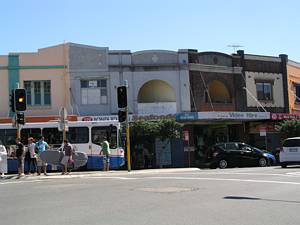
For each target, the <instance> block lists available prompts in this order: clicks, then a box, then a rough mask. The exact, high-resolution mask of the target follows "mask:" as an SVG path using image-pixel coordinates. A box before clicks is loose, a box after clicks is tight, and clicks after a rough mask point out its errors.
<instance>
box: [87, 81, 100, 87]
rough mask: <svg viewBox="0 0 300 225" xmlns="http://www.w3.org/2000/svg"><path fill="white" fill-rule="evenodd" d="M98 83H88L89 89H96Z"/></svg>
mask: <svg viewBox="0 0 300 225" xmlns="http://www.w3.org/2000/svg"><path fill="white" fill-rule="evenodd" d="M97 84H98V82H97V81H96V80H90V81H89V88H96V87H97Z"/></svg>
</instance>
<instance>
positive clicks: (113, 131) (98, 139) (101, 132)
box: [92, 126, 117, 148]
mask: <svg viewBox="0 0 300 225" xmlns="http://www.w3.org/2000/svg"><path fill="white" fill-rule="evenodd" d="M103 137H107V138H108V142H109V144H110V147H111V148H116V147H117V127H115V126H107V127H92V143H93V144H97V145H100V144H101V143H102V142H103Z"/></svg>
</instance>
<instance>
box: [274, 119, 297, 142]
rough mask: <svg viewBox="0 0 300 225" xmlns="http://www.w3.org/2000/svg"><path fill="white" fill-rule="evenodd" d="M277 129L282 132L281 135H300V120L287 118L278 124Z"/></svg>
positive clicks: (286, 136) (287, 136)
mask: <svg viewBox="0 0 300 225" xmlns="http://www.w3.org/2000/svg"><path fill="white" fill-rule="evenodd" d="M276 130H277V131H279V132H280V134H281V137H282V138H284V139H286V138H291V137H299V136H300V120H286V121H283V122H282V123H280V124H279V125H277V126H276Z"/></svg>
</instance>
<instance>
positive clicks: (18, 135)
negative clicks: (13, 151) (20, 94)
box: [15, 112, 21, 139]
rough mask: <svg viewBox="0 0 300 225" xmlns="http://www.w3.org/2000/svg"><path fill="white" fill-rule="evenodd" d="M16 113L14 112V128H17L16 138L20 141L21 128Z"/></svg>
mask: <svg viewBox="0 0 300 225" xmlns="http://www.w3.org/2000/svg"><path fill="white" fill-rule="evenodd" d="M17 113H18V112H16V114H15V120H16V128H17V138H18V139H21V127H20V124H19V123H18V121H17Z"/></svg>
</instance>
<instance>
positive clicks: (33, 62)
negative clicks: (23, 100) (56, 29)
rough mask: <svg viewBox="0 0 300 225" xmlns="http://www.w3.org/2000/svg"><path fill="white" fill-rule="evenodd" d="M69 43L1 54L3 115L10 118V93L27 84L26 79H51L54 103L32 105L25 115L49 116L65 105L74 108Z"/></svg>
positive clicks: (52, 101)
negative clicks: (67, 68)
mask: <svg viewBox="0 0 300 225" xmlns="http://www.w3.org/2000/svg"><path fill="white" fill-rule="evenodd" d="M67 51H68V47H67V45H66V44H62V45H57V46H53V47H49V48H43V49H39V50H38V52H34V53H12V54H9V55H8V56H2V57H0V73H1V77H0V81H1V84H3V87H1V97H0V99H1V98H3V99H1V104H2V102H3V103H4V104H3V106H1V108H0V116H1V117H6V116H8V115H10V116H12V115H13V114H12V113H9V110H10V108H9V93H10V91H11V90H12V89H13V88H16V87H17V86H16V83H19V87H21V88H23V87H24V81H45V80H50V82H51V104H50V105H48V106H37V105H34V106H30V105H28V107H27V110H26V112H25V115H27V116H47V115H57V114H58V112H59V109H60V108H61V107H62V106H64V107H67V109H68V111H69V112H70V111H71V108H70V103H69V102H70V100H69V96H68V94H67V93H68V92H67V91H66V90H68V89H69V87H70V86H69V77H68V74H67V70H66V65H67V57H66V56H67Z"/></svg>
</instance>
